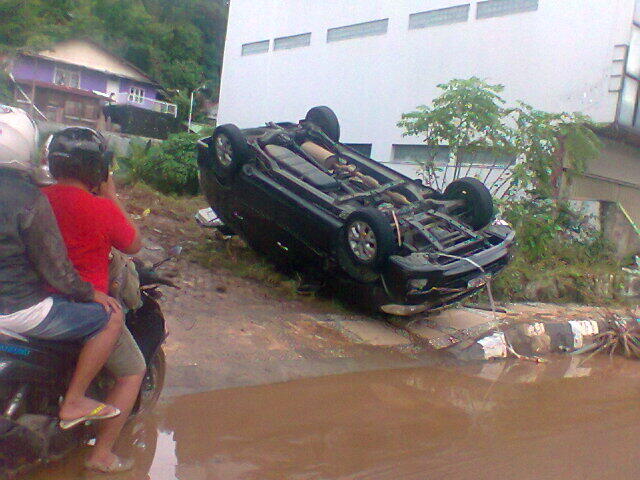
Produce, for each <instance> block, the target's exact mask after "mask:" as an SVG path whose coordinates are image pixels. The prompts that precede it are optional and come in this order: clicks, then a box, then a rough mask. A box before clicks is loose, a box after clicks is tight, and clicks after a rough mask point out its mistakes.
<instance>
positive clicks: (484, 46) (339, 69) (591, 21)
mask: <svg viewBox="0 0 640 480" xmlns="http://www.w3.org/2000/svg"><path fill="white" fill-rule="evenodd" d="M464 3H465V2H464V1H463V0H431V1H429V2H425V1H424V0H352V1H350V2H344V1H341V0H323V1H321V2H319V1H317V0H262V1H260V2H256V1H255V0H231V6H230V14H229V26H228V32H227V40H226V47H225V57H224V65H223V72H222V86H221V94H220V110H219V122H220V123H228V122H232V123H236V124H238V125H239V126H241V127H249V126H255V125H259V124H262V123H264V122H265V121H269V120H275V121H284V120H298V119H300V118H302V117H303V116H304V115H305V113H306V111H307V109H308V108H309V107H312V106H314V105H329V106H330V107H332V108H333V109H334V110H335V111H336V113H337V115H338V117H339V119H340V120H341V124H342V131H343V136H342V139H343V141H344V142H347V143H367V144H368V143H371V144H373V149H372V156H373V158H376V159H377V160H380V161H385V162H386V161H390V160H391V159H392V145H394V144H419V143H421V140H422V139H420V138H405V137H403V136H402V132H401V131H400V129H398V128H397V127H396V122H397V121H398V120H399V119H400V115H401V114H402V113H403V112H407V111H411V110H413V109H415V107H416V106H417V105H420V104H428V103H430V101H431V100H432V99H433V98H434V97H435V96H437V95H438V94H439V90H438V89H437V88H436V85H437V84H438V83H442V82H446V81H448V80H450V79H452V78H456V77H457V78H466V77H470V76H473V75H475V76H478V77H481V78H484V79H486V80H487V81H489V82H492V83H503V84H505V85H506V89H505V92H504V95H505V97H506V98H507V99H509V100H515V99H522V100H525V101H527V102H528V103H531V104H532V105H534V106H535V107H537V108H540V109H545V110H550V111H563V110H566V111H583V112H585V113H587V114H589V115H591V116H592V117H593V118H594V119H595V120H596V121H599V122H611V121H613V120H614V118H615V114H616V107H617V102H618V93H617V92H610V91H609V89H610V85H611V82H612V77H611V74H612V73H613V72H614V64H613V58H614V46H615V45H618V44H628V43H629V36H630V30H631V24H632V15H633V6H634V1H633V0H539V2H538V9H537V10H536V11H529V12H524V13H518V14H512V15H506V16H501V17H496V18H487V19H477V18H476V9H477V2H476V1H470V2H466V3H469V4H470V11H469V18H468V20H467V21H465V22H462V23H454V24H449V25H440V26H435V27H429V28H424V29H415V30H410V29H409V28H408V22H409V15H410V14H412V13H416V12H422V11H426V10H431V9H438V8H444V7H450V6H454V5H460V4H464ZM385 18H388V19H389V24H388V32H387V33H386V34H384V35H379V36H371V37H364V38H356V39H350V40H343V41H338V42H331V43H327V29H330V28H334V27H340V26H345V25H350V24H355V23H359V22H367V21H372V20H378V19H385ZM308 32H309V33H311V42H310V45H309V46H307V47H301V48H295V49H290V50H278V51H274V49H273V40H274V39H275V38H278V37H282V36H287V35H295V34H302V33H308ZM261 40H269V41H270V42H271V43H270V49H269V51H268V52H267V53H263V54H255V55H246V56H243V55H242V54H241V52H242V45H243V44H245V43H249V42H256V41H261ZM401 168H405V167H401Z"/></svg>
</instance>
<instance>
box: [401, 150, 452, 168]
mask: <svg viewBox="0 0 640 480" xmlns="http://www.w3.org/2000/svg"><path fill="white" fill-rule="evenodd" d="M392 158H393V159H392V162H393V163H425V162H428V161H431V160H433V161H434V163H435V164H438V165H445V164H446V163H448V162H449V149H448V148H447V147H435V146H430V145H393V157H392Z"/></svg>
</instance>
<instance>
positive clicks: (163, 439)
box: [29, 357, 640, 480]
mask: <svg viewBox="0 0 640 480" xmlns="http://www.w3.org/2000/svg"><path fill="white" fill-rule="evenodd" d="M576 360H577V359H567V358H566V357H565V358H562V359H558V360H555V361H552V362H550V363H548V364H542V365H535V364H531V363H525V364H523V363H505V362H502V363H488V364H484V365H476V366H468V367H455V368H416V369H402V370H386V371H374V372H364V373H355V374H346V375H336V376H329V377H321V378H312V379H304V380H297V381H292V382H287V383H281V384H275V385H265V386H258V387H248V388H237V389H229V390H219V391H215V392H210V393H202V394H196V395H189V396H184V397H179V398H174V399H171V401H169V402H167V403H165V404H163V405H161V406H159V407H158V412H157V419H156V420H155V421H152V422H151V421H150V422H147V424H146V427H145V428H141V429H140V430H139V431H138V432H136V438H135V440H132V441H131V442H129V443H133V444H134V445H133V446H130V447H129V448H128V454H133V455H135V457H136V459H137V469H136V471H135V472H131V473H129V474H126V475H124V474H122V475H117V476H104V475H101V476H92V475H91V474H88V473H86V472H83V471H82V468H81V456H80V455H81V454H78V455H76V456H75V457H73V458H70V459H67V460H65V461H64V462H62V463H60V464H57V465H54V466H51V467H49V468H47V469H42V470H41V471H40V472H38V473H36V474H34V475H32V476H30V477H29V478H30V479H33V480H35V479H38V480H41V479H42V480H44V479H48V480H62V479H64V480H70V479H75V478H78V479H80V478H82V479H87V478H103V479H104V478H118V479H130V480H137V479H151V480H174V479H180V480H217V479H221V480H236V479H237V480H270V479H273V480H283V479H292V480H311V479H314V480H315V479H363V480H365V479H393V480H398V479H400V480H405V479H406V480H413V479H416V480H423V479H429V480H432V479H465V480H466V479H474V480H475V479H518V480H528V479H531V480H534V479H535V480H540V479H632V478H638V477H639V476H640V464H639V462H640V460H639V459H638V452H639V451H640V447H638V439H639V438H640V408H639V407H640V364H639V363H637V362H632V361H625V360H621V359H614V360H613V361H609V360H608V359H597V363H595V362H594V361H591V362H590V363H589V365H590V366H589V367H586V366H584V365H582V366H581V365H579V363H578V362H577V361H576ZM132 452H133V453H132Z"/></svg>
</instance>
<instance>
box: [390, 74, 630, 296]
mask: <svg viewBox="0 0 640 480" xmlns="http://www.w3.org/2000/svg"><path fill="white" fill-rule="evenodd" d="M438 88H440V89H441V90H442V93H441V95H440V96H438V97H437V98H435V99H434V100H433V102H432V103H431V105H422V106H419V107H417V109H416V110H415V111H413V112H408V113H405V114H403V115H402V117H401V120H400V122H399V123H398V126H399V127H401V128H403V129H404V132H405V135H419V136H422V137H423V138H424V142H425V144H426V145H429V146H447V147H448V149H449V161H450V163H451V164H453V165H454V166H455V167H456V171H455V173H457V174H460V172H461V171H462V170H461V168H462V165H463V163H464V159H465V158H466V157H468V156H469V154H474V153H475V152H478V151H480V152H483V151H484V152H490V153H491V154H492V155H493V156H494V157H495V158H511V159H513V160H512V161H511V163H510V164H509V170H510V171H511V172H512V174H511V175H505V179H504V183H503V184H501V185H500V188H497V190H500V189H501V188H502V186H503V185H504V186H505V187H506V189H505V192H504V194H503V196H502V198H501V199H499V201H498V202H497V203H498V208H499V212H500V214H501V216H502V217H503V218H504V219H505V220H507V221H508V222H509V223H511V224H512V225H513V227H514V229H515V230H516V247H515V249H514V258H513V261H512V263H511V264H510V265H509V266H508V267H507V268H506V269H505V271H504V272H502V273H501V275H500V276H499V277H498V278H497V279H496V281H495V282H494V287H495V293H496V296H497V297H499V298H503V299H512V300H543V301H549V300H569V301H579V302H602V301H610V300H612V299H613V297H614V295H615V293H614V292H615V288H613V285H614V284H615V282H616V273H617V272H618V270H619V266H620V262H619V261H618V260H616V258H615V255H614V254H613V248H612V247H611V245H609V244H608V242H606V241H605V240H604V238H603V235H602V232H599V231H595V230H594V229H591V228H589V227H588V222H586V221H585V218H584V216H582V215H581V214H578V213H576V212H573V211H572V210H571V208H569V206H568V205H567V202H566V201H564V200H563V199H562V198H561V192H560V186H561V176H562V175H563V174H564V175H570V174H571V172H578V173H579V172H582V171H584V169H585V165H586V163H587V162H588V161H590V160H593V159H596V158H598V155H599V152H600V148H601V142H600V140H599V139H598V137H597V136H596V134H595V133H594V131H593V127H594V124H593V122H592V121H591V120H590V119H589V118H588V117H587V116H585V115H583V114H580V113H567V112H562V113H549V112H543V111H540V110H536V109H534V108H533V107H531V106H530V105H527V104H525V103H523V102H517V103H515V106H513V107H511V106H507V105H506V101H505V100H504V99H503V98H502V97H501V96H500V94H501V93H502V92H503V90H504V87H503V86H502V85H491V84H488V83H487V82H485V81H484V80H481V79H479V78H476V77H472V78H469V79H454V80H451V81H450V82H448V83H446V84H442V85H438ZM432 151H433V152H434V153H433V158H427V159H426V160H424V161H420V162H419V164H420V167H421V170H422V175H423V177H424V178H425V181H426V182H427V183H429V184H431V185H432V186H435V187H436V188H440V185H438V174H439V173H440V167H438V166H437V165H436V163H435V161H434V160H435V152H436V151H437V150H436V149H433V150H432ZM565 169H566V170H568V172H567V173H564V170H565ZM501 181H502V179H501Z"/></svg>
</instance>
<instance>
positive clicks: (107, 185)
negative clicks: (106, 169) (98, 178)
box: [98, 173, 116, 199]
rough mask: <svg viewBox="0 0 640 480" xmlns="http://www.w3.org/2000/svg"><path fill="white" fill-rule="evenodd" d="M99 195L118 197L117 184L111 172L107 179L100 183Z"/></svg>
mask: <svg viewBox="0 0 640 480" xmlns="http://www.w3.org/2000/svg"><path fill="white" fill-rule="evenodd" d="M98 195H100V196H101V197H105V198H111V199H114V198H116V184H115V182H114V181H113V175H112V174H111V173H109V176H108V177H107V181H106V182H103V183H101V184H100V186H99V187H98Z"/></svg>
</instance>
